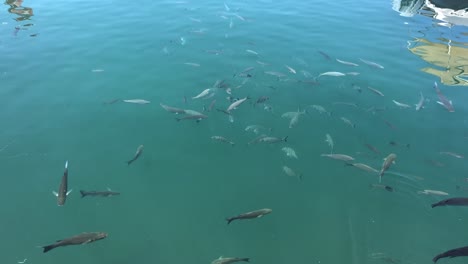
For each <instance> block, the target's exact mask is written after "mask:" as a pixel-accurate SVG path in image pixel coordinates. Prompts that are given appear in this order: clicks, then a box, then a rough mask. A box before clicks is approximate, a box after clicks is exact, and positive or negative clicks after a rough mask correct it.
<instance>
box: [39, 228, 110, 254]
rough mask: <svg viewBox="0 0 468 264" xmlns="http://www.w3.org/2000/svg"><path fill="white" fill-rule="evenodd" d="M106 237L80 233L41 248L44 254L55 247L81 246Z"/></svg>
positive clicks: (105, 235) (102, 234)
mask: <svg viewBox="0 0 468 264" xmlns="http://www.w3.org/2000/svg"><path fill="white" fill-rule="evenodd" d="M106 237H107V234H106V233H103V232H93V233H82V234H79V235H76V236H73V237H70V238H65V239H62V240H57V242H55V243H54V244H51V245H48V246H43V247H42V248H43V249H44V251H43V252H44V253H46V252H47V251H50V250H52V249H54V248H57V247H65V246H70V245H82V244H89V243H92V242H94V241H97V240H101V239H104V238H106Z"/></svg>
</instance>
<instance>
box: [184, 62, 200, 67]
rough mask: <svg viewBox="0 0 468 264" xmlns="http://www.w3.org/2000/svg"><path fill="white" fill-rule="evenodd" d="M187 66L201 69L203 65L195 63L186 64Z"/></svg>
mask: <svg viewBox="0 0 468 264" xmlns="http://www.w3.org/2000/svg"><path fill="white" fill-rule="evenodd" d="M184 64H185V65H188V66H192V67H200V66H201V65H200V64H199V63H195V62H184Z"/></svg>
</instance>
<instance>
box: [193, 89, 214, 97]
mask: <svg viewBox="0 0 468 264" xmlns="http://www.w3.org/2000/svg"><path fill="white" fill-rule="evenodd" d="M210 92H211V89H210V88H208V89H205V90H203V91H202V92H201V93H199V94H198V95H196V96H194V97H192V99H199V98H203V97H205V96H207V95H208V94H209V93H210Z"/></svg>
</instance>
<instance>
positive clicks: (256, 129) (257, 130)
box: [245, 125, 272, 134]
mask: <svg viewBox="0 0 468 264" xmlns="http://www.w3.org/2000/svg"><path fill="white" fill-rule="evenodd" d="M261 130H268V131H269V132H270V131H271V130H272V129H271V128H268V129H267V128H265V127H263V126H260V125H250V126H247V127H246V128H245V131H252V132H254V133H255V134H259V133H260V131H261Z"/></svg>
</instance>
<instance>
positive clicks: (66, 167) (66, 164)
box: [65, 160, 68, 169]
mask: <svg viewBox="0 0 468 264" xmlns="http://www.w3.org/2000/svg"><path fill="white" fill-rule="evenodd" d="M65 169H68V160H67V161H66V162H65Z"/></svg>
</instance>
